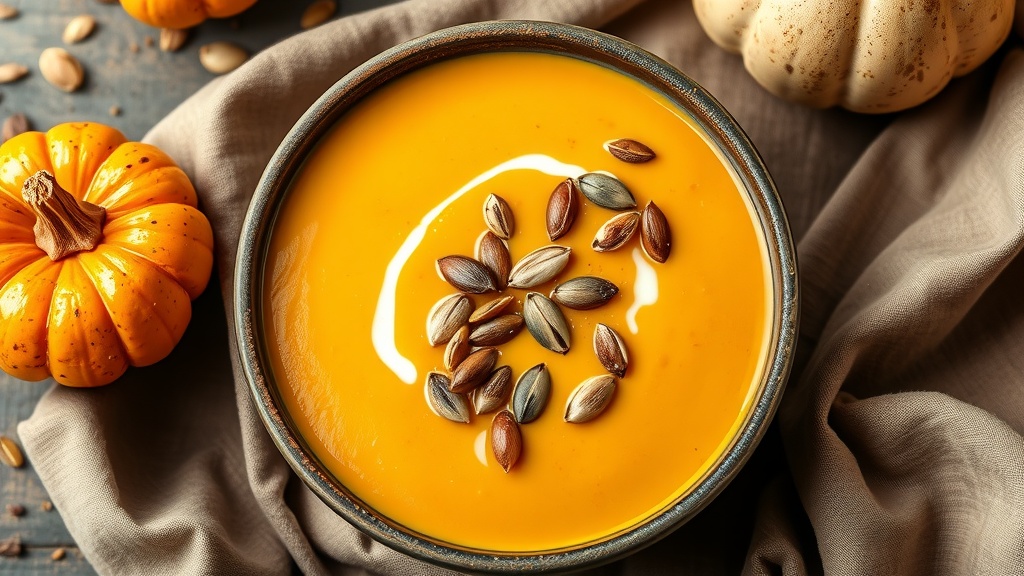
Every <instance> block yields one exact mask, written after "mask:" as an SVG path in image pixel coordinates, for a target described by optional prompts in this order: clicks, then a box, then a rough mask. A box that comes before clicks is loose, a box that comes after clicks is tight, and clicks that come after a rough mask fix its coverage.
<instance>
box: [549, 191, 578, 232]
mask: <svg viewBox="0 0 1024 576" xmlns="http://www.w3.org/2000/svg"><path fill="white" fill-rule="evenodd" d="M579 210H580V199H579V187H578V186H577V184H576V181H575V180H573V179H572V178H566V179H565V180H563V181H562V182H561V183H560V184H559V185H558V186H556V187H555V190H554V191H553V192H552V193H551V197H550V198H548V209H547V228H548V238H550V239H551V240H552V241H554V240H557V239H559V238H561V237H562V236H564V235H565V234H566V233H568V232H569V229H570V228H572V223H573V222H575V221H576V214H578V213H579Z"/></svg>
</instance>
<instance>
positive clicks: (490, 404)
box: [473, 366, 512, 414]
mask: <svg viewBox="0 0 1024 576" xmlns="http://www.w3.org/2000/svg"><path fill="white" fill-rule="evenodd" d="M511 391H512V368H510V367H508V366H498V367H497V368H495V369H494V370H493V371H492V372H491V374H490V376H488V377H487V380H485V381H484V383H483V384H481V385H480V386H478V387H477V388H476V390H473V409H474V410H475V411H476V413H477V414H486V413H488V412H493V411H494V410H497V409H498V408H499V407H501V405H502V404H504V403H505V402H506V401H507V400H508V395H509V392H511Z"/></svg>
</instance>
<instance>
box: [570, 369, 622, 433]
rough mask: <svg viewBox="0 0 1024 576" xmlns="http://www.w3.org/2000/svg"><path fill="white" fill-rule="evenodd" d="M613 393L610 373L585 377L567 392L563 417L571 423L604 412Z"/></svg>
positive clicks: (585, 420) (594, 416)
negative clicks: (570, 391) (573, 388)
mask: <svg viewBox="0 0 1024 576" xmlns="http://www.w3.org/2000/svg"><path fill="white" fill-rule="evenodd" d="M614 393H615V378H614V377H613V376H611V375H610V374H602V375H600V376H594V377H591V378H587V379H586V380H584V381H583V382H581V383H580V385H579V386H577V387H576V389H575V390H573V391H572V393H571V394H569V399H568V400H567V401H566V402H565V416H563V418H564V419H565V421H566V422H570V423H572V424H581V423H583V422H589V421H591V420H593V419H594V418H597V416H598V415H599V414H601V413H602V412H604V409H605V408H607V407H608V404H609V403H611V401H612V395H613V394H614Z"/></svg>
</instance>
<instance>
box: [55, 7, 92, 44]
mask: <svg viewBox="0 0 1024 576" xmlns="http://www.w3.org/2000/svg"><path fill="white" fill-rule="evenodd" d="M95 29H96V19H95V18H93V17H92V16H90V15H88V14H82V15H81V16H75V17H74V18H72V19H71V21H70V22H68V25H67V26H65V27H64V35H63V36H62V37H61V39H62V40H64V43H65V44H75V43H77V42H81V41H82V40H85V39H86V38H88V37H89V35H90V34H92V31H93V30H95Z"/></svg>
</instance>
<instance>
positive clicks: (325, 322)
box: [263, 53, 770, 552]
mask: <svg viewBox="0 0 1024 576" xmlns="http://www.w3.org/2000/svg"><path fill="white" fill-rule="evenodd" d="M623 137H628V138H633V139H636V140H638V141H640V142H643V143H645V144H647V145H648V146H650V147H651V148H652V149H654V151H655V152H656V153H657V158H656V159H655V160H654V161H652V162H649V163H646V164H628V163H625V162H622V161H620V160H617V159H615V158H614V157H612V156H611V155H610V154H609V153H608V152H607V151H606V150H605V148H604V144H605V143H606V142H608V141H610V140H614V139H617V138H623ZM592 171H606V172H609V173H611V174H614V175H615V176H616V177H617V178H619V179H620V180H621V181H622V182H623V183H625V184H626V185H627V186H628V187H629V188H630V190H631V191H632V192H633V194H634V196H635V197H636V199H637V202H638V204H639V205H640V207H641V208H642V207H643V205H644V204H646V203H647V201H648V200H654V201H655V202H656V203H657V204H658V206H659V207H660V208H661V209H662V211H663V212H664V214H665V215H666V218H667V220H668V222H669V224H670V226H671V230H672V236H673V245H672V253H671V256H670V257H669V258H668V261H667V262H665V263H664V264H658V263H655V262H653V261H652V260H650V259H649V258H648V257H646V256H645V255H644V253H643V252H642V251H641V249H640V241H639V238H634V239H633V240H631V241H630V242H629V243H628V244H627V245H626V246H624V247H623V248H621V249H619V250H616V251H613V252H607V253H597V252H594V251H593V250H592V249H591V241H592V240H593V238H594V234H595V232H596V231H597V229H598V228H599V227H600V226H601V224H602V223H603V222H605V221H606V220H607V219H608V218H610V217H611V216H613V215H614V212H612V211H609V210H607V209H604V208H600V207H597V206H595V205H593V204H591V203H590V202H588V201H583V202H582V206H581V210H580V213H579V216H578V217H577V219H576V221H575V224H574V225H573V227H572V230H571V232H570V233H569V234H567V235H566V236H564V237H563V238H560V239H558V240H557V241H556V242H555V243H556V244H561V245H566V246H570V247H571V248H572V255H571V257H570V261H569V264H568V266H567V267H566V268H565V270H563V271H562V273H561V274H559V275H558V277H556V278H555V279H553V280H552V281H551V282H548V283H546V284H544V285H542V286H538V287H536V288H533V289H531V290H534V291H537V292H540V293H542V294H548V293H549V292H550V290H551V289H552V287H553V286H554V285H556V284H557V283H559V282H561V281H564V280H566V279H569V278H572V277H575V276H582V275H595V276H600V277H603V278H605V279H608V280H610V281H612V282H614V283H615V284H616V285H617V286H618V287H619V293H618V294H617V295H616V296H615V297H614V298H613V299H612V300H611V302H609V303H608V304H606V305H604V306H603V307H600V308H597V309H594V310H589V311H575V310H568V309H564V311H565V316H566V318H567V320H568V322H569V324H570V328H571V335H572V344H571V348H570V351H569V352H568V353H567V354H566V355H564V356H563V355H560V354H556V353H554V352H551V351H548V350H546V349H544V348H542V347H541V346H540V345H539V344H538V343H537V342H536V341H535V340H534V338H533V337H532V336H531V335H530V334H529V332H527V331H526V330H525V329H524V330H523V331H522V332H521V333H520V334H519V335H518V336H516V337H515V338H514V339H513V340H512V341H511V342H509V343H507V344H504V345H502V346H500V347H499V349H500V350H501V357H500V360H499V362H498V364H499V365H508V366H510V367H511V368H512V370H513V378H518V377H519V375H520V374H522V373H523V371H525V370H526V369H528V368H529V367H530V366H533V365H535V364H537V363H540V362H544V363H546V364H547V366H548V368H549V370H550V374H551V379H552V392H551V396H550V401H549V403H548V405H547V407H546V409H545V411H544V412H543V413H542V415H541V416H540V418H539V419H538V420H536V421H534V422H531V423H528V424H524V425H523V426H522V428H521V429H522V436H523V444H524V447H523V452H522V456H521V458H520V459H519V461H518V462H517V463H516V464H515V466H514V467H513V468H512V469H511V470H510V471H509V472H508V473H506V472H505V471H503V470H502V468H501V466H499V465H498V464H497V462H496V461H495V458H494V455H493V454H492V453H491V448H490V440H489V438H488V431H489V429H490V424H491V419H492V416H493V414H484V415H473V417H472V420H471V422H470V423H468V424H462V423H454V422H451V421H448V420H445V419H443V418H441V417H439V416H438V415H436V414H435V413H433V412H432V411H431V409H430V408H429V407H428V405H427V402H426V400H425V397H424V381H425V378H426V375H427V373H428V371H430V370H441V371H443V370H444V367H443V364H442V357H443V353H444V346H437V347H431V346H430V345H429V344H428V343H427V339H426V334H425V328H424V326H425V322H426V317H427V314H428V312H429V310H430V309H431V307H432V306H433V304H434V303H435V302H437V301H438V300H439V299H441V298H442V297H444V296H446V295H449V294H452V293H454V292H456V290H454V289H453V288H452V287H451V286H449V285H448V284H447V283H446V282H445V281H444V280H442V279H441V278H440V277H439V276H438V274H437V272H436V270H435V261H436V260H437V259H438V258H440V257H443V256H447V255H451V254H461V255H466V256H472V255H473V250H474V245H475V242H476V239H477V237H478V236H479V235H480V234H481V233H482V232H483V231H484V230H486V228H485V224H484V220H483V216H482V206H483V203H484V200H485V198H486V197H487V195H488V194H490V193H495V194H498V195H500V196H501V197H502V198H504V199H505V200H506V201H507V202H508V203H509V204H510V206H511V208H512V210H513V212H514V214H515V218H516V221H515V232H514V234H513V235H512V237H511V238H510V239H509V241H508V247H509V250H510V252H511V255H512V260H513V261H516V260H517V259H519V258H521V257H522V256H523V255H525V254H527V253H528V252H530V251H531V250H533V249H535V248H538V247H541V246H545V245H547V244H550V243H551V242H550V241H549V240H548V237H547V234H546V229H545V209H546V205H547V201H548V197H549V195H550V193H551V191H552V190H553V189H554V188H555V187H556V185H558V183H559V182H561V181H563V180H564V179H565V178H566V177H568V176H578V175H579V174H580V173H582V172H592ZM731 174H732V173H731V172H730V170H729V169H727V168H726V166H725V165H724V164H723V161H722V160H721V159H720V158H719V157H718V156H717V155H716V154H715V152H714V151H713V150H712V149H711V148H710V147H709V145H708V143H707V142H706V141H705V140H704V138H703V137H702V136H701V134H700V133H699V132H698V131H697V130H696V129H695V128H694V125H693V124H692V122H691V121H690V120H689V119H688V118H687V117H686V115H685V114H684V113H683V112H681V111H680V110H679V109H678V108H676V107H675V106H674V105H673V104H672V103H671V102H670V101H668V100H667V99H666V98H664V97H663V96H661V95H660V94H658V93H656V92H654V91H652V90H651V89H649V88H648V87H646V86H644V85H643V84H641V83H638V82H637V81H635V80H632V79H630V78H628V77H626V76H624V75H621V74H619V73H617V72H615V71H612V70H609V69H606V68H603V67H601V66H598V65H595V64H592V63H588V62H583V61H579V60H576V59H572V58H568V57H563V56H554V55H544V54H536V53H500V54H488V55H479V56H471V57H462V58H458V59H455V60H450V61H446V62H443V63H439V64H434V65H431V66H429V67H427V68H425V69H422V70H419V71H417V72H415V73H412V74H408V75H407V76H404V77H402V78H400V79H398V80H396V81H393V82H391V83H389V84H387V85H386V86H384V87H383V88H381V89H379V90H377V91H376V92H374V93H373V94H372V95H371V96H370V97H368V98H366V99H365V100H364V101H363V102H361V103H360V104H359V105H358V106H356V107H355V108H354V109H353V110H352V111H351V112H349V113H348V114H347V115H346V116H345V117H344V118H343V119H342V120H341V121H340V122H338V124H337V126H335V127H334V128H333V129H332V131H331V132H330V133H329V134H328V135H327V136H326V137H325V138H324V139H323V141H322V142H321V143H320V144H319V145H318V147H317V148H316V150H315V151H314V152H313V153H312V154H311V155H310V157H309V159H308V161H307V162H306V163H305V165H304V166H303V167H302V169H301V171H300V173H299V175H298V177H297V178H296V180H295V182H294V183H293V185H292V186H291V189H290V192H289V194H288V196H287V199H286V200H285V202H284V203H283V206H282V208H281V210H280V213H279V215H278V217H277V220H276V222H275V224H274V231H273V236H272V239H271V245H270V250H269V254H268V256H267V262H266V272H265V285H264V295H263V303H264V310H263V319H264V330H265V333H266V336H267V342H268V348H269V355H270V357H271V360H272V371H273V376H274V379H275V380H276V383H277V386H278V387H279V389H280V391H281V395H282V397H283V400H284V403H285V406H286V409H287V411H288V413H289V415H290V417H291V419H293V420H294V422H295V426H296V427H297V431H298V432H299V434H301V436H302V437H303V438H304V439H305V441H306V442H307V443H308V445H309V447H310V449H311V450H312V451H313V453H314V454H315V455H316V456H317V457H318V458H319V459H320V460H321V461H322V462H323V463H324V465H325V466H326V467H327V468H328V469H329V470H330V471H331V472H332V473H333V474H334V475H335V476H336V477H337V479H338V480H339V481H340V482H341V483H343V484H344V485H345V486H347V487H348V488H349V489H350V490H351V491H352V492H353V493H354V494H355V495H356V496H358V497H359V498H360V499H362V500H363V501H364V502H365V503H366V504H367V505H369V506H371V507H373V508H375V509H376V510H378V511H379V512H380V513H382V514H384V515H386V516H387V517H389V518H391V519H393V520H394V521H396V522H398V523H400V524H402V525H404V526H406V527H408V528H410V529H412V530H414V531H417V532H419V533H421V534H423V535H426V536H428V537H430V538H432V539H436V540H439V541H444V542H448V543H452V544H456V545H459V546H465V547H471V548H478V549H483V550H492V551H513V552H525V551H540V550H550V549H556V548H560V547H565V546H571V545H576V544H580V543H584V542H590V541H594V540H599V539H602V538H607V537H609V536H611V535H614V534H615V533H617V532H619V531H622V530H624V529H627V528H629V527H631V526H633V525H635V524H636V523H637V522H639V521H641V520H643V519H645V518H647V517H650V516H651V515H653V514H656V513H657V512H659V511H661V510H663V509H664V508H665V507H666V506H669V505H671V504H672V503H673V502H674V501H676V500H678V499H679V498H680V497H682V496H683V495H685V494H686V493H687V492H688V491H689V490H691V489H692V488H693V486H694V485H695V484H696V483H697V482H698V481H699V480H700V478H701V477H702V476H703V475H705V474H707V473H708V471H709V469H711V467H713V466H714V465H715V463H716V462H717V461H718V460H719V459H720V457H721V456H722V454H723V453H724V451H725V450H726V449H727V448H728V447H729V446H730V444H731V442H732V441H733V439H734V436H735V434H736V431H737V429H738V428H739V426H741V425H742V423H743V422H744V420H745V418H746V417H747V415H748V412H749V410H750V407H751V404H752V400H753V398H754V396H755V392H756V390H757V388H758V387H759V386H760V380H761V377H762V373H763V370H764V364H765V358H766V356H767V343H768V340H769V328H768V326H769V317H770V304H769V301H770V298H769V296H770V284H769V273H768V268H767V260H766V257H765V253H766V248H765V244H764V241H763V240H762V239H761V237H760V235H759V230H760V228H759V225H758V224H757V221H756V218H755V217H754V215H753V211H752V208H751V206H750V202H749V200H748V199H746V197H745V194H744V193H742V192H741V191H739V189H738V188H737V184H736V183H735V181H734V179H733V177H732V175H731ZM527 292H528V291H527V290H514V289H509V290H507V291H506V293H509V294H513V295H514V296H515V297H516V302H515V303H514V304H513V307H512V308H511V310H512V311H514V312H516V313H521V312H522V303H523V298H524V297H525V295H526V293H527ZM493 297H495V294H494V293H491V294H484V295H474V296H472V299H473V301H474V302H475V304H476V305H480V304H482V303H484V302H486V301H488V300H490V299H491V298H493ZM597 322H602V323H605V324H607V325H609V326H611V327H612V328H614V329H615V330H617V331H618V333H619V334H621V335H622V338H623V339H624V341H625V343H626V345H627V347H628V350H629V358H630V365H629V369H628V372H627V374H626V376H625V377H624V378H621V379H618V385H617V390H616V392H615V395H614V397H613V400H612V402H611V404H610V405H609V406H608V408H607V409H606V410H605V411H604V413H602V414H601V415H600V416H599V417H598V418H596V419H595V420H593V421H592V422H589V423H586V424H569V423H566V422H564V421H563V413H564V406H565V402H566V399H567V398H568V396H569V393H570V392H571V391H572V390H573V388H575V387H576V385H577V384H579V383H580V382H581V381H583V380H584V379H586V378H588V377H590V376H595V375H599V374H603V373H605V370H604V369H603V368H602V366H601V364H600V363H599V362H598V360H597V358H596V356H595V354H594V350H593V347H592V344H591V339H592V334H593V331H594V325H595V323H597Z"/></svg>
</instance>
